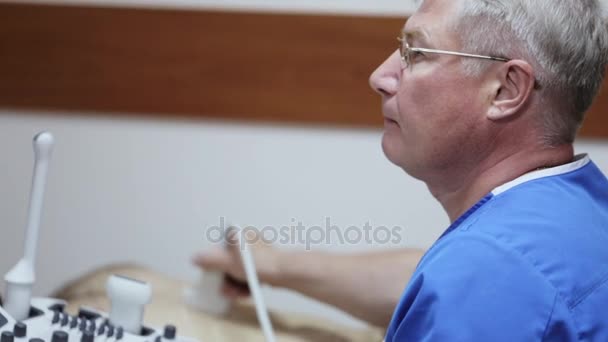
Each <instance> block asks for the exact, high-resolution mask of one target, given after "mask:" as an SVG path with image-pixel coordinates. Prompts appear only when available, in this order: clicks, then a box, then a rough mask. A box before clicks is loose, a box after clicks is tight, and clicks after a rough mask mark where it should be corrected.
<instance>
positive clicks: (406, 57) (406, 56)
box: [397, 34, 511, 68]
mask: <svg viewBox="0 0 608 342" xmlns="http://www.w3.org/2000/svg"><path fill="white" fill-rule="evenodd" d="M397 40H398V41H399V43H400V44H399V54H400V55H401V61H402V62H403V64H405V68H408V67H409V66H410V65H412V58H411V54H410V53H411V52H422V53H434V54H440V55H451V56H459V57H470V58H478V59H485V60H490V61H498V62H509V61H510V60H511V59H509V58H504V57H496V56H484V55H476V54H471V53H465V52H456V51H448V50H437V49H427V48H417V47H411V46H410V44H409V43H408V42H407V39H406V38H405V34H403V35H402V36H401V37H397ZM406 49H407V51H408V52H407V53H406V52H405V50H406Z"/></svg>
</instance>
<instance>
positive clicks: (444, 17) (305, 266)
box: [196, 0, 608, 341]
mask: <svg viewBox="0 0 608 342" xmlns="http://www.w3.org/2000/svg"><path fill="white" fill-rule="evenodd" d="M607 31H608V29H607V27H606V23H605V21H604V19H603V18H602V15H601V7H600V5H599V3H598V1H597V0H425V1H422V3H421V4H420V7H419V8H418V10H417V11H416V13H415V14H414V15H413V16H412V17H411V18H410V19H409V20H408V21H407V23H406V25H405V27H404V28H403V32H402V33H401V35H400V37H399V49H398V50H397V51H395V52H394V53H393V54H392V55H391V56H389V57H388V59H387V60H386V61H385V62H384V63H383V64H382V65H381V66H380V67H378V69H377V70H376V71H374V73H373V74H372V76H371V78H370V83H371V86H372V88H373V89H374V90H375V91H376V92H378V93H379V94H380V95H381V97H382V109H383V113H384V118H385V120H384V125H385V128H384V135H383V138H382V147H383V150H384V153H385V154H386V156H387V158H388V159H389V160H390V161H391V162H393V163H394V164H396V165H397V166H399V167H401V168H402V169H403V170H404V171H405V172H406V173H408V174H409V175H411V176H413V177H415V178H418V179H420V180H422V181H423V182H425V183H426V185H427V186H428V188H429V190H430V192H431V193H432V194H433V196H434V197H435V198H436V199H437V200H438V201H439V202H440V203H441V204H442V206H443V207H444V209H445V211H446V212H447V214H448V216H449V218H450V221H451V226H450V227H449V228H448V229H447V230H446V231H445V232H444V233H443V235H442V236H441V237H440V238H439V239H438V240H437V241H436V242H435V243H434V244H433V246H432V247H431V248H430V249H429V250H428V251H426V253H424V255H423V256H422V258H421V259H419V254H418V253H416V252H415V251H411V250H410V251H401V252H396V251H391V252H386V253H378V254H375V255H366V256H362V255H356V256H339V257H335V256H331V255H328V254H321V253H308V254H306V255H304V254H301V253H300V254H297V253H294V252H285V251H278V250H275V249H273V248H270V247H268V246H258V247H256V248H255V253H257V255H256V263H257V264H258V270H259V271H260V274H261V279H262V280H264V281H267V282H269V283H271V284H274V285H277V286H283V287H288V288H292V289H295V290H298V291H300V292H302V293H304V294H307V295H309V296H312V297H314V298H317V299H321V300H323V301H326V302H329V303H331V304H334V305H336V306H338V307H340V308H342V309H344V310H346V311H348V312H350V313H352V314H353V315H355V316H357V317H360V318H363V319H366V320H368V321H370V322H373V323H376V324H386V323H387V322H388V313H389V312H393V314H392V318H391V319H390V324H389V326H388V330H387V335H386V341H534V340H549V341H574V340H584V341H608V319H607V318H608V316H607V315H606V308H607V307H608V247H607V246H608V180H607V179H606V177H605V176H604V175H603V174H602V173H601V171H600V170H599V169H598V168H597V167H596V166H595V164H594V163H593V162H592V161H591V160H590V159H589V157H588V156H586V155H578V156H575V155H574V149H573V146H572V143H573V140H574V137H575V136H576V132H577V130H578V128H579V126H580V125H581V123H582V121H583V117H584V113H585V112H586V111H587V109H588V108H589V107H590V105H591V103H592V101H593V99H594V97H595V96H596V94H597V93H598V90H599V87H600V85H601V83H602V81H603V77H604V71H605V69H606V65H607V64H608V32H607ZM418 260H419V262H418ZM196 262H197V263H198V264H200V265H202V266H204V267H207V268H211V269H219V270H222V271H225V272H228V273H230V274H231V275H233V276H234V277H237V278H240V279H243V278H244V277H243V272H242V268H240V267H238V266H237V265H238V258H237V257H235V254H233V255H230V254H228V253H223V254H215V255H214V256H211V255H202V256H200V257H198V258H197V259H196ZM416 262H418V264H417V265H416ZM414 265H416V266H415V267H414ZM412 269H413V274H412V275H411V277H410V272H409V270H412ZM404 275H405V276H407V278H409V283H408V284H407V286H406V288H405V291H404V292H403V293H402V294H401V295H399V294H400V293H401V292H402V286H403V284H404V283H405V282H406V281H407V278H406V279H403V276H404ZM233 293H234V292H233ZM395 305H396V308H395ZM393 309H394V310H393Z"/></svg>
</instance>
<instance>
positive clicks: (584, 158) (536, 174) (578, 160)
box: [492, 154, 591, 196]
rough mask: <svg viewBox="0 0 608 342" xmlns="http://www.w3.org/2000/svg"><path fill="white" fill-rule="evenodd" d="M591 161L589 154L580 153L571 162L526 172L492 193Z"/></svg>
mask: <svg viewBox="0 0 608 342" xmlns="http://www.w3.org/2000/svg"><path fill="white" fill-rule="evenodd" d="M590 162H591V159H589V156H588V155H587V154H579V155H577V156H575V157H574V161H573V162H571V163H568V164H564V165H559V166H555V167H551V168H547V169H542V170H538V171H532V172H529V173H526V174H525V175H523V176H521V177H518V178H516V179H514V180H512V181H510V182H508V183H505V184H503V185H501V186H499V187H497V188H495V189H494V190H492V195H494V196H496V195H499V194H501V193H503V192H505V191H507V190H509V189H511V188H513V187H515V186H518V185H520V184H523V183H526V182H529V181H532V180H535V179H539V178H544V177H550V176H556V175H561V174H564V173H568V172H572V171H576V170H578V169H580V168H582V167H583V166H585V165H587V164H589V163H590Z"/></svg>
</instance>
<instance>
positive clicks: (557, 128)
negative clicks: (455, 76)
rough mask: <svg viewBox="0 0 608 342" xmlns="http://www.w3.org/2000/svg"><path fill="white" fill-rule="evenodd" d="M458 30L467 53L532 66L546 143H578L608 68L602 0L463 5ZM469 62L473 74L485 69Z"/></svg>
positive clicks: (486, 0)
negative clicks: (514, 60) (519, 60)
mask: <svg viewBox="0 0 608 342" xmlns="http://www.w3.org/2000/svg"><path fill="white" fill-rule="evenodd" d="M455 25H456V30H457V32H458V33H459V34H460V35H461V36H462V43H463V49H465V51H469V50H470V51H472V52H474V53H480V54H487V55H497V56H503V57H508V58H520V59H523V60H526V61H527V62H528V63H530V64H531V65H532V67H533V68H534V72H535V77H536V79H537V81H538V83H539V85H540V89H539V91H540V92H541V96H540V99H541V103H540V106H539V107H541V108H542V110H543V111H545V112H544V113H539V114H540V115H541V120H540V121H539V124H540V125H542V127H544V129H543V136H542V137H540V138H541V139H542V140H543V142H544V143H546V144H548V145H552V146H553V145H559V144H562V143H571V142H572V141H574V138H575V136H576V133H577V131H578V128H579V127H580V125H581V123H582V121H583V118H584V115H585V112H586V111H587V110H588V109H589V107H590V106H591V104H592V102H593V99H594V98H595V96H596V95H597V93H598V92H599V89H600V86H601V84H602V81H603V78H604V71H605V69H606V65H607V63H608V26H607V24H606V21H605V19H604V18H603V16H602V7H601V5H600V4H599V2H598V1H597V0H462V2H461V8H460V15H459V16H458V17H457V18H456V19H455ZM463 63H465V67H466V69H467V70H468V71H469V72H471V73H475V72H479V71H480V70H481V68H483V66H482V64H480V63H479V62H478V61H474V60H471V59H466V60H465V59H463ZM486 65H487V64H486Z"/></svg>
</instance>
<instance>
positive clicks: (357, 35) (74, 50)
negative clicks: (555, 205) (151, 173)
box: [0, 3, 608, 137]
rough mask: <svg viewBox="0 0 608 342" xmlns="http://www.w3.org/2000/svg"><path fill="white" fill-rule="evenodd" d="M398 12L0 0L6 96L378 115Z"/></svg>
mask: <svg viewBox="0 0 608 342" xmlns="http://www.w3.org/2000/svg"><path fill="white" fill-rule="evenodd" d="M403 22H404V20H403V18H386V17H376V18H373V17H349V16H319V15H287V14H260V13H256V14H254V13H237V12H213V11H194V10H166V9H165V10H153V9H134V8H101V7H76V6H57V5H25V4H7V3H1V4H0V23H1V24H0V46H1V47H0V107H3V108H20V109H43V110H63V111H74V112H79V113H80V112H83V111H84V112H104V113H105V112H107V113H121V114H120V115H125V114H126V115H156V116H162V117H169V118H193V119H196V118H203V117H205V118H207V117H211V118H222V119H236V120H258V121H260V120H261V121H271V122H274V121H279V122H292V123H304V124H313V125H328V124H329V125H347V126H372V127H373V126H379V125H381V122H382V120H381V113H380V106H379V104H380V101H379V97H378V96H377V95H375V94H374V93H373V92H372V91H371V90H370V89H369V87H368V85H367V84H368V83H367V78H368V76H369V74H370V73H371V72H372V71H373V69H374V68H375V67H376V66H377V65H378V64H379V63H380V62H382V61H383V60H384V58H386V57H387V55H388V54H389V53H390V52H391V51H392V50H393V49H394V47H395V46H396V40H395V38H396V35H397V33H398V31H399V30H400V28H401V26H402V25H403ZM604 93H606V94H607V95H602V97H601V98H600V99H599V100H598V101H597V103H596V105H595V107H594V110H593V111H592V113H591V115H590V117H589V120H588V122H587V123H586V125H585V128H584V130H583V132H584V133H585V134H587V135H590V136H606V137H608V119H607V118H606V115H603V114H604V112H606V109H608V86H607V87H605V90H604Z"/></svg>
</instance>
